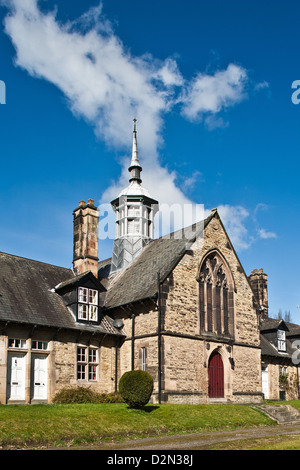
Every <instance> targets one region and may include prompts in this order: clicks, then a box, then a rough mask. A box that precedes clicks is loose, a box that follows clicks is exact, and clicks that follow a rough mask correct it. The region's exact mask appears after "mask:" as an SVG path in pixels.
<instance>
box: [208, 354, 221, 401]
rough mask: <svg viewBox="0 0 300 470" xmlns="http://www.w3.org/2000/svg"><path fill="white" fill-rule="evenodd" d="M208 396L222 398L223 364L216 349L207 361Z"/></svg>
mask: <svg viewBox="0 0 300 470" xmlns="http://www.w3.org/2000/svg"><path fill="white" fill-rule="evenodd" d="M208 396H209V398H224V366H223V360H222V357H221V355H220V354H219V353H218V352H217V351H216V352H214V353H212V355H211V356H210V359H209V363H208Z"/></svg>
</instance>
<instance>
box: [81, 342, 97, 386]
mask: <svg viewBox="0 0 300 470" xmlns="http://www.w3.org/2000/svg"><path fill="white" fill-rule="evenodd" d="M97 355H98V350H97V349H93V348H88V347H85V348H82V347H78V348H77V380H90V381H95V380H97V368H98V362H97Z"/></svg>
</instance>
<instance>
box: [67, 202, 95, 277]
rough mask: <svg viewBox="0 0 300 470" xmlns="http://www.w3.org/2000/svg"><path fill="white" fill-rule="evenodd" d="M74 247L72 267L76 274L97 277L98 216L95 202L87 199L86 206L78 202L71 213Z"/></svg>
mask: <svg viewBox="0 0 300 470" xmlns="http://www.w3.org/2000/svg"><path fill="white" fill-rule="evenodd" d="M73 216H74V245H73V267H74V271H75V272H76V273H78V274H81V273H84V272H85V271H92V273H93V274H94V276H96V277H98V261H99V259H98V225H99V214H98V209H97V207H96V206H95V201H94V200H93V199H89V200H88V202H87V204H86V203H85V201H80V202H79V205H78V207H77V208H76V209H75V210H74V212H73Z"/></svg>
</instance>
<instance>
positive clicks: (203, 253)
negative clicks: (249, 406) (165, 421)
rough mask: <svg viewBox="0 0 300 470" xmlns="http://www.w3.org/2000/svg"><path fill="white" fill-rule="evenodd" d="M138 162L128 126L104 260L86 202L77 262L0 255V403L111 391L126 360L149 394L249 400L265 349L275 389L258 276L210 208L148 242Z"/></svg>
mask: <svg viewBox="0 0 300 470" xmlns="http://www.w3.org/2000/svg"><path fill="white" fill-rule="evenodd" d="M141 171H142V167H141V165H140V162H139V156H138V149H137V134H136V127H135V126H134V131H133V151H132V161H131V164H130V167H129V172H130V179H129V185H128V187H127V188H125V189H124V190H123V191H122V192H121V193H120V195H119V196H118V197H117V198H116V199H115V200H114V201H112V206H113V209H114V211H115V213H116V239H115V241H114V245H113V253H112V257H111V258H110V259H107V260H103V261H99V259H98V258H99V253H98V220H99V219H98V217H99V214H98V209H97V207H96V206H95V204H94V201H93V200H92V199H89V200H88V202H87V203H85V201H80V203H79V205H78V207H77V208H76V209H75V210H74V212H73V216H74V240H73V247H74V251H73V270H70V269H65V268H61V267H56V266H52V265H48V264H45V263H41V262H38V261H34V260H29V259H24V258H20V257H17V256H13V255H9V254H5V253H0V402H1V403H37V402H51V400H52V398H53V396H54V395H55V393H56V392H57V391H58V390H60V389H61V388H62V387H65V386H68V387H69V386H76V385H83V386H89V387H91V388H93V389H94V390H96V391H101V392H113V391H116V390H117V388H118V381H119V379H120V377H121V375H122V374H123V373H124V372H126V371H128V370H132V369H142V370H146V371H148V372H149V373H150V374H151V375H152V376H153V379H154V385H155V386H154V392H153V396H152V401H153V402H154V403H160V402H169V403H209V402H215V401H218V402H219V401H221V402H235V403H246V402H247V403H249V402H250V403H257V402H261V401H262V399H263V397H264V394H265V395H266V388H264V387H265V379H266V375H264V372H265V369H264V368H263V375H262V365H261V364H262V354H263V364H264V366H263V367H265V366H266V364H267V367H268V368H269V369H268V374H269V375H268V377H270V379H269V382H268V390H270V389H272V387H273V389H274V390H273V389H272V390H273V391H272V390H271V392H270V394H269V392H268V394H269V395H272V394H273V395H274V396H275V395H276V396H278V398H279V391H280V389H279V382H277V383H276V380H277V379H278V380H279V376H280V374H279V372H278V371H279V369H278V370H277V369H276V367H277V366H279V362H278V357H277V358H274V351H273V350H274V348H273V349H272V338H273V336H272V335H271V336H270V335H268V331H269V330H268V329H265V327H267V322H268V321H269V319H268V298H267V277H266V275H265V274H264V273H263V272H261V271H254V272H252V273H251V275H250V276H249V277H247V275H246V273H245V272H244V269H243V267H242V265H241V263H240V261H239V258H238V256H237V254H236V252H235V250H234V247H233V246H232V243H231V241H230V239H229V237H228V234H227V233H226V230H225V228H224V226H223V224H222V221H221V219H220V216H219V214H218V211H217V210H213V211H212V212H211V214H210V215H209V216H208V217H207V218H206V219H205V220H203V221H199V222H198V223H196V224H194V225H192V226H190V227H186V228H185V229H184V230H179V231H176V232H174V233H172V234H169V235H167V236H163V237H160V238H158V239H155V240H154V239H153V233H154V230H153V224H154V217H155V214H156V212H157V211H158V201H156V200H155V199H153V198H152V197H151V196H150V194H149V193H148V191H147V190H146V189H145V188H143V186H142V179H141ZM100 256H101V253H100ZM262 321H263V322H266V323H263V325H265V327H264V328H263V329H262V326H261V325H262ZM269 326H270V324H269ZM273 326H274V325H273ZM276 328H277V329H280V331H287V330H286V329H285V328H286V326H285V324H284V323H280V327H279V325H277V327H276ZM261 330H262V331H261ZM272 331H273V330H272ZM288 331H289V332H291V331H292V329H291V328H288ZM293 331H294V334H295V335H296V334H297V331H296V327H295V328H294V329H293ZM280 334H282V333H280ZM270 351H272V353H273V356H272V354H271V353H270ZM290 355H291V354H290ZM280 364H281V363H280ZM289 364H290V363H289ZM273 366H274V368H273ZM293 370H294V369H293ZM276 374H277V376H276ZM281 375H282V374H281ZM262 378H263V383H262ZM271 384H272V385H271ZM275 389H276V390H275ZM269 397H270V398H272V396H269Z"/></svg>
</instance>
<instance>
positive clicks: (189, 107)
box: [181, 64, 248, 121]
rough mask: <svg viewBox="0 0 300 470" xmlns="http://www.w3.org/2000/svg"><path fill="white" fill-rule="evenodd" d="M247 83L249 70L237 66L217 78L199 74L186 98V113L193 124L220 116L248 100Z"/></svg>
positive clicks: (184, 111) (189, 88)
mask: <svg viewBox="0 0 300 470" xmlns="http://www.w3.org/2000/svg"><path fill="white" fill-rule="evenodd" d="M247 83H248V74H247V70H246V69H244V68H243V67H241V66H238V65H235V64H229V65H228V67H227V69H226V70H221V71H216V72H215V73H214V74H213V75H208V74H204V73H198V74H197V76H196V77H195V78H194V80H193V81H192V82H191V84H188V87H187V88H186V89H185V90H184V92H183V94H182V97H181V99H182V102H183V108H182V113H183V115H184V116H185V117H186V118H187V119H189V120H191V121H195V120H198V119H202V118H203V116H204V115H207V114H208V115H209V116H210V115H211V114H217V113H219V112H220V111H222V110H224V109H226V108H229V107H232V106H234V105H235V104H237V103H240V102H241V101H242V100H244V99H246V98H247V91H246V86H247Z"/></svg>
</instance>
